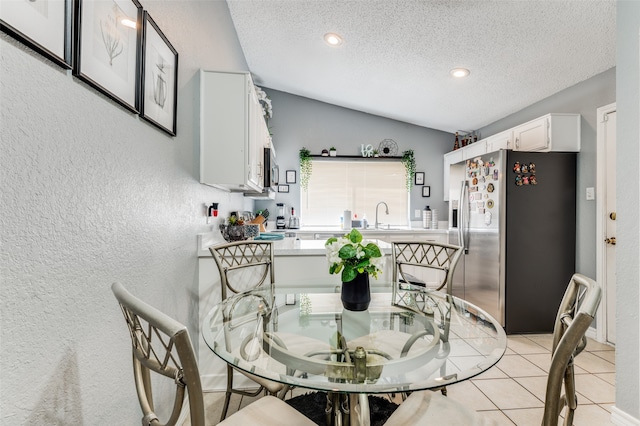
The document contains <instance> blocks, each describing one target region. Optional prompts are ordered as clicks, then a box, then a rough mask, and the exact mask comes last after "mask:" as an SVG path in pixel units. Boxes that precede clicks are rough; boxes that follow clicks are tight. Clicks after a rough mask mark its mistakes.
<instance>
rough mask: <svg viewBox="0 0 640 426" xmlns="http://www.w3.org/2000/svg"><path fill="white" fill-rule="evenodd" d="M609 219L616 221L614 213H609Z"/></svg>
mask: <svg viewBox="0 0 640 426" xmlns="http://www.w3.org/2000/svg"><path fill="white" fill-rule="evenodd" d="M609 219H611V220H616V212H611V213H609Z"/></svg>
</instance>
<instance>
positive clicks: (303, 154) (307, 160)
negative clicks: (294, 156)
mask: <svg viewBox="0 0 640 426" xmlns="http://www.w3.org/2000/svg"><path fill="white" fill-rule="evenodd" d="M312 165H313V164H312V163H311V152H310V151H309V150H308V149H307V148H305V147H302V149H300V186H301V187H302V189H304V190H305V191H306V190H307V188H308V187H309V179H311V167H312Z"/></svg>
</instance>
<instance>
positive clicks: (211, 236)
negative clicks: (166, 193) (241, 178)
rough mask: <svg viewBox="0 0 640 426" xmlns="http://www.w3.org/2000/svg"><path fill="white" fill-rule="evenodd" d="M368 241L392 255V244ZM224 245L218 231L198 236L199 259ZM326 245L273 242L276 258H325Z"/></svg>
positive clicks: (300, 241) (373, 240)
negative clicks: (215, 247)
mask: <svg viewBox="0 0 640 426" xmlns="http://www.w3.org/2000/svg"><path fill="white" fill-rule="evenodd" d="M216 234H217V235H216ZM365 239H366V238H365ZM368 241H372V242H374V243H376V244H377V245H378V247H380V250H382V252H383V253H384V254H390V253H391V244H389V243H387V242H385V241H381V240H377V239H370V240H368ZM224 243H226V241H224V239H222V237H221V236H220V233H219V232H217V231H214V232H208V233H205V234H198V257H210V256H211V252H210V251H209V247H210V246H213V245H218V244H224ZM324 243H325V240H297V239H295V238H285V239H283V240H277V241H274V242H273V253H274V255H275V256H325V255H326V249H325V247H324Z"/></svg>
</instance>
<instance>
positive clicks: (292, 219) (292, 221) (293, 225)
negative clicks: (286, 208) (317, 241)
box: [289, 207, 300, 229]
mask: <svg viewBox="0 0 640 426" xmlns="http://www.w3.org/2000/svg"><path fill="white" fill-rule="evenodd" d="M299 228H300V218H299V217H298V216H296V209H294V208H293V207H291V216H289V229H299Z"/></svg>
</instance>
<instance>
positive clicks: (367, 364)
mask: <svg viewBox="0 0 640 426" xmlns="http://www.w3.org/2000/svg"><path fill="white" fill-rule="evenodd" d="M356 234H358V232H357V231H356V233H355V234H354V233H353V231H352V232H351V233H350V234H347V235H345V236H344V237H343V238H345V239H346V240H345V241H342V244H341V247H342V248H344V247H345V246H352V247H354V250H355V251H357V250H358V247H359V248H360V250H361V251H362V252H363V253H365V254H362V255H361V256H360V258H359V259H360V260H359V263H360V264H361V265H360V266H361V269H362V270H363V271H364V270H365V269H366V268H365V267H366V266H368V267H369V269H368V271H369V272H371V275H372V276H373V277H375V275H377V272H380V271H379V270H377V267H376V265H382V263H380V262H379V260H380V259H377V260H376V259H375V258H381V257H389V258H390V259H391V264H392V271H390V276H391V277H393V279H392V280H389V281H384V282H376V283H375V285H371V286H369V283H368V279H367V283H366V286H363V285H362V284H358V286H359V287H358V288H359V289H360V290H359V294H356V295H355V296H354V294H353V292H352V291H351V292H348V291H345V288H348V287H349V285H350V284H353V283H350V282H349V281H346V282H343V283H342V284H341V285H335V283H334V282H332V281H331V280H329V279H326V280H323V279H317V278H308V279H305V277H299V283H298V285H297V286H292V285H291V284H290V283H289V284H287V285H285V286H282V287H280V286H278V279H277V277H276V275H275V272H274V270H275V268H274V263H275V261H274V250H273V242H269V241H239V242H231V243H224V244H218V245H215V246H210V247H209V251H210V253H211V257H212V258H213V259H209V260H210V261H212V263H215V265H216V268H217V269H218V272H219V276H220V288H219V290H220V293H219V294H220V298H219V300H218V301H217V302H215V303H212V304H211V306H210V307H209V308H208V309H207V310H206V312H202V313H201V315H202V320H201V321H200V336H198V337H197V338H198V340H199V342H204V347H203V346H202V345H201V346H200V348H199V353H200V354H202V353H203V352H204V353H208V355H209V358H210V359H213V360H214V361H213V362H217V363H218V364H219V363H220V362H222V363H223V364H224V365H225V367H224V368H225V370H226V371H225V372H226V384H225V387H226V389H225V390H222V389H218V390H216V391H209V390H207V391H206V392H205V391H203V389H204V388H206V387H207V386H203V382H204V381H205V379H204V377H205V376H206V371H203V368H207V367H203V366H205V365H208V364H205V363H203V362H201V361H203V359H202V358H203V357H202V356H200V357H198V356H196V355H195V352H194V350H193V346H192V342H191V340H193V337H191V340H190V339H189V338H186V339H185V338H184V335H185V332H186V328H184V327H183V330H181V331H176V328H175V327H178V325H176V324H174V327H173V328H169V329H167V330H171V331H170V332H169V335H168V336H167V338H168V339H169V340H168V342H169V343H166V342H167V340H164V339H160V340H161V341H162V342H163V346H162V347H163V348H165V349H164V350H165V352H166V353H165V354H164V355H162V354H161V353H162V350H160V351H157V352H156V350H150V349H151V348H152V347H154V345H155V344H156V343H157V342H155V340H154V339H153V338H152V336H154V335H156V336H157V335H159V334H158V333H159V331H158V330H160V329H161V326H162V323H163V322H164V321H165V320H166V321H171V320H170V318H164V316H163V314H162V313H161V312H158V311H155V309H154V308H152V307H150V306H148V305H145V304H144V302H141V301H140V300H139V299H137V298H136V297H135V296H133V295H132V294H131V293H129V292H128V291H127V290H126V289H125V288H124V286H122V285H121V284H114V286H113V292H114V294H115V296H116V298H117V299H118V301H119V303H120V306H121V308H122V310H123V312H124V313H125V318H126V319H127V323H128V325H129V328H130V331H131V333H130V334H131V337H132V339H133V340H132V342H133V348H134V372H135V377H136V388H137V389H138V395H139V399H140V402H141V407H142V408H143V413H144V416H145V418H153V417H154V416H155V414H154V413H155V412H154V409H153V402H152V401H151V402H143V401H146V398H145V397H144V396H145V395H150V393H151V392H150V391H149V392H146V391H145V390H144V389H145V388H148V389H150V387H149V386H150V373H151V372H156V373H160V374H161V375H164V376H168V377H178V376H180V380H176V384H177V389H178V391H179V392H182V393H183V395H184V391H185V388H186V389H187V394H188V402H186V399H185V398H184V396H182V397H181V396H180V393H178V394H177V396H176V400H175V401H176V406H175V407H174V409H173V412H174V413H178V414H175V416H172V417H171V420H173V421H174V423H171V421H168V422H167V423H166V424H193V425H199V424H217V423H218V422H219V424H222V425H235V424H238V425H241V424H254V423H255V424H257V422H259V424H274V425H275V424H278V425H282V424H292V425H294V424H296V425H304V424H310V425H312V424H320V425H325V424H326V425H338V426H342V425H354V426H355V425H367V426H368V425H387V426H393V425H410V424H451V425H454V424H455V425H458V424H478V425H482V424H520V423H516V422H513V420H512V419H511V420H510V418H509V417H508V416H507V414H506V413H505V411H506V410H501V409H498V410H497V411H495V412H494V411H493V410H488V411H489V412H490V414H489V415H488V416H487V415H486V414H485V413H482V412H481V411H479V410H477V409H474V408H475V407H474V405H473V404H469V400H466V398H462V399H460V396H461V394H462V395H464V394H465V392H467V391H469V389H476V390H475V394H476V395H477V394H484V395H485V399H487V400H490V397H488V396H487V395H490V392H488V391H487V392H483V391H478V390H477V385H476V380H477V379H479V378H483V377H492V375H493V374H494V373H496V372H500V371H501V369H499V368H498V367H496V364H498V365H500V362H501V360H502V359H503V358H505V359H509V358H511V356H512V355H514V351H513V349H511V347H512V346H513V344H512V343H510V342H512V341H513V342H516V341H517V340H512V339H513V338H518V337H521V336H507V335H506V333H505V331H504V329H503V328H502V326H501V325H500V323H499V322H498V321H497V320H496V319H495V318H493V317H492V316H491V315H489V314H488V313H486V312H485V311H483V310H482V309H481V308H479V307H478V306H475V305H473V304H472V303H469V302H467V301H465V300H464V299H462V298H459V297H456V296H454V295H453V294H452V292H451V287H452V286H451V279H452V274H453V271H454V269H455V267H456V263H457V261H458V259H459V256H460V253H461V249H460V247H456V246H451V245H448V244H444V243H434V242H415V241H412V242H403V241H395V242H392V243H391V252H390V254H383V253H381V252H379V251H376V250H375V248H376V247H372V246H370V245H369V244H370V243H369V242H367V241H366V240H362V236H361V235H356ZM334 240H336V241H332V240H331V239H330V240H328V241H327V242H326V245H327V253H328V254H327V259H328V261H329V262H328V264H329V265H330V268H329V271H330V272H333V273H336V274H338V275H340V276H341V279H342V280H343V281H345V277H346V278H348V275H350V273H351V272H353V271H349V268H350V266H349V264H348V259H349V258H350V253H349V249H348V248H347V249H344V250H343V249H341V250H338V253H339V254H338V259H340V260H338V261H337V263H336V258H335V257H333V258H332V256H331V248H330V247H329V246H331V244H332V243H335V244H338V243H339V241H338V240H339V239H335V238H334ZM374 246H375V244H374ZM367 247H368V249H367V250H364V249H365V248H367ZM351 254H352V253H351ZM362 258H364V261H365V264H364V265H362V262H363V260H362ZM332 260H333V261H334V262H333V263H332ZM337 264H340V267H339V268H338V267H337ZM422 268H426V269H429V270H431V271H435V272H436V274H437V276H438V277H439V282H438V283H437V285H435V286H432V285H431V284H433V283H429V285H427V283H425V282H424V281H422V280H421V279H420V278H418V277H420V276H423V275H421V274H420V273H419V272H418V271H419V270H420V269H422ZM355 269H356V271H357V269H358V268H355ZM356 275H359V274H356ZM327 276H329V274H327ZM373 277H372V280H371V281H377V280H375V279H374V278H373ZM289 278H291V277H289ZM367 278H368V277H367ZM352 281H354V280H352ZM361 296H362V297H361ZM354 297H356V299H358V300H354ZM599 302H600V289H599V287H598V286H597V285H596V284H595V282H593V281H592V280H590V279H589V278H587V277H584V276H582V275H579V274H575V275H574V276H573V277H572V278H571V280H570V282H569V283H568V286H567V290H566V292H565V296H564V298H563V300H562V303H561V304H560V307H559V310H558V315H557V318H556V324H555V329H554V333H553V335H548V336H544V338H545V339H546V343H547V348H545V351H546V353H545V356H546V357H548V361H547V366H546V367H544V370H543V369H541V370H540V371H542V374H543V375H546V376H547V377H545V379H546V380H545V381H546V386H545V390H544V391H543V392H542V393H543V395H542V396H541V398H542V400H543V401H542V402H543V403H542V404H541V405H542V406H540V404H538V406H537V407H536V408H538V409H539V408H542V411H541V412H539V411H540V410H536V414H537V418H535V417H533V418H534V419H535V422H533V423H532V424H534V423H535V424H540V422H542V423H543V424H544V425H552V424H553V425H555V424H561V423H562V422H563V421H565V420H564V419H566V421H567V423H564V424H572V419H573V416H574V413H575V412H576V408H577V409H578V411H579V410H580V407H578V405H577V404H578V398H576V380H575V377H574V371H575V368H576V367H575V364H574V358H576V357H577V356H578V355H579V354H580V352H582V351H583V350H584V349H585V345H586V343H587V340H586V338H585V333H586V330H587V328H588V327H589V325H590V324H591V321H592V320H593V317H594V315H595V311H596V310H597V307H598V305H599ZM154 321H159V323H158V324H154ZM165 325H166V324H165ZM136 330H138V331H136ZM139 330H148V332H146V333H142V336H146V337H142V338H141V335H140V333H139ZM171 332H173V333H175V334H176V335H181V336H182V340H183V341H182V344H179V343H178V341H175V342H174V341H173V340H172V339H173V338H172V337H171V334H170V333H171ZM187 335H188V333H187ZM134 336H135V339H134ZM181 345H183V346H185V347H182V348H180V346H181ZM534 346H535V344H534ZM540 348H542V346H540ZM600 349H602V348H600ZM174 351H176V353H177V354H178V355H177V356H174V355H171V354H172V352H174ZM185 353H186V354H187V355H188V356H187V357H186V358H185V360H183V359H182V356H183V354H185ZM151 354H153V356H151ZM505 354H507V355H506V356H505ZM211 356H213V357H211ZM151 358H155V361H154V360H152V359H151ZM197 358H201V359H197ZM577 358H578V359H579V357H577ZM168 360H171V363H176V365H175V366H173V367H172V368H173V369H172V370H171V371H170V372H167V371H166V370H165V369H166V367H167V366H168V364H170V363H169V362H168ZM181 363H183V364H181ZM178 365H181V366H178ZM187 371H190V372H191V375H192V377H191V379H192V381H193V383H190V380H189V379H188V377H187ZM578 371H579V372H581V371H582V370H581V369H580V368H578ZM201 377H202V380H201ZM478 382H481V380H478ZM563 386H564V389H565V391H566V396H565V395H561V393H562V389H563ZM458 389H461V390H462V392H460V391H459V390H458ZM451 394H453V395H454V396H455V397H454V398H452V397H450V395H451ZM472 395H474V392H470V393H469V398H471V397H472ZM580 398H582V396H580ZM205 401H207V404H205ZM580 403H584V402H582V401H581V402H580ZM490 404H491V403H490ZM534 405H535V404H534ZM187 412H188V413H189V414H188V416H187V418H186V419H185V418H184V416H185V413H187ZM179 413H182V415H180V414H179ZM205 413H206V415H205ZM483 414H485V415H483ZM174 417H175V418H174ZM205 418H206V420H205ZM288 422H289V423H288ZM509 422H511V423H509ZM149 424H154V423H149Z"/></svg>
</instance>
